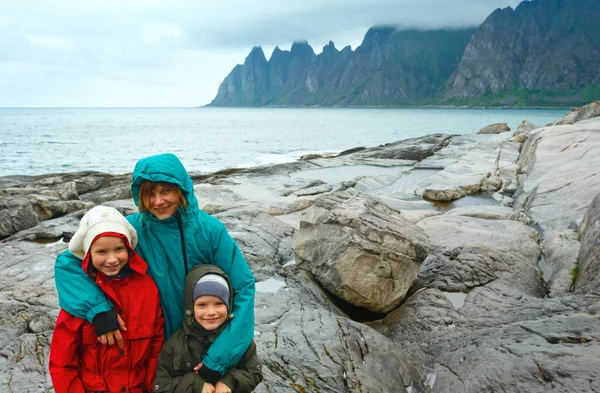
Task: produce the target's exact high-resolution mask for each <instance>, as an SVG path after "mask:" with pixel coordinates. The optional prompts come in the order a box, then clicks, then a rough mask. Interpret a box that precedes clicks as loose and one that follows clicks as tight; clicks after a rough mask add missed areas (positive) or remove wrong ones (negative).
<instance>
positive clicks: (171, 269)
mask: <svg viewBox="0 0 600 393" xmlns="http://www.w3.org/2000/svg"><path fill="white" fill-rule="evenodd" d="M144 180H150V181H153V182H167V183H173V184H176V185H177V186H179V188H180V189H181V190H182V192H183V195H184V196H185V198H186V199H187V202H188V206H187V208H186V209H179V212H178V213H179V214H177V215H176V216H173V217H170V218H167V219H165V220H158V219H157V218H156V217H154V216H153V215H151V214H140V213H134V214H132V215H131V216H128V217H127V220H128V221H129V222H130V223H131V225H133V227H134V228H135V229H136V231H137V234H138V238H139V243H138V246H137V247H136V251H137V252H138V253H139V254H140V255H141V256H142V258H144V259H145V260H146V261H147V263H148V273H149V274H150V276H151V277H152V278H153V279H154V282H155V283H156V286H157V287H158V290H159V292H160V297H161V304H162V308H163V312H164V314H165V320H166V325H165V338H167V339H168V338H169V337H170V336H171V335H172V334H173V333H174V332H175V331H176V330H178V329H179V328H181V326H182V324H183V315H182V314H181V310H182V308H183V289H184V282H185V277H186V275H187V273H188V272H189V271H190V270H191V269H192V267H194V266H195V265H198V264H203V263H204V264H212V265H216V266H218V267H219V268H221V269H222V270H223V271H224V272H225V274H227V276H229V278H230V280H231V285H232V287H233V291H234V299H233V314H234V315H235V318H234V319H232V320H231V323H229V324H228V325H227V328H226V329H225V330H224V331H223V332H222V333H221V334H220V335H219V337H218V338H217V339H216V340H215V342H214V343H213V344H212V345H211V347H210V349H209V351H208V353H207V354H206V355H205V356H204V357H203V359H202V361H203V364H205V365H206V366H207V367H208V368H210V369H212V370H214V371H218V372H220V373H221V374H222V375H224V374H225V372H226V370H227V369H228V368H231V367H233V366H234V365H236V364H237V363H238V362H239V360H240V359H241V357H242V356H243V355H244V353H245V352H246V349H247V348H248V346H249V345H250V342H251V341H252V338H253V336H254V276H253V275H252V272H251V271H250V268H249V267H248V264H247V263H246V261H245V259H244V257H243V256H242V253H241V252H240V250H239V248H238V247H237V245H236V243H235V241H234V240H233V239H232V238H231V236H229V234H228V233H227V230H226V229H225V226H224V225H223V224H222V223H221V222H220V221H219V220H217V219H216V218H214V217H212V216H210V215H209V214H207V213H205V212H203V211H202V210H200V208H199V207H198V201H197V199H196V196H195V195H194V188H193V183H192V179H191V178H190V176H189V175H188V173H187V171H186V170H185V168H184V167H183V164H182V163H181V161H179V159H178V158H177V157H176V156H174V155H173V154H161V155H156V156H151V157H147V158H143V159H141V160H140V161H138V163H137V164H136V166H135V169H134V172H133V181H132V184H131V192H132V195H133V199H134V201H135V204H136V205H137V204H138V193H139V187H140V185H141V183H142V182H143V181H144ZM182 234H183V241H182ZM54 273H55V281H56V289H57V292H58V300H59V304H60V307H61V308H63V309H64V310H66V311H67V312H69V313H70V314H72V315H74V316H76V317H78V318H85V319H87V320H88V321H90V322H92V320H93V318H94V317H95V316H96V315H97V314H98V313H100V312H105V311H109V310H110V309H111V308H112V306H111V304H110V302H109V301H108V300H107V299H106V298H105V297H104V294H103V293H102V291H101V290H100V288H98V286H97V285H96V284H95V283H94V282H93V281H92V280H90V278H89V277H88V276H87V275H86V274H85V272H83V270H82V269H81V260H80V259H78V258H77V257H76V256H74V255H73V254H71V253H70V252H69V250H67V251H65V252H64V253H62V254H61V255H59V256H58V257H57V258H56V264H55V267H54Z"/></svg>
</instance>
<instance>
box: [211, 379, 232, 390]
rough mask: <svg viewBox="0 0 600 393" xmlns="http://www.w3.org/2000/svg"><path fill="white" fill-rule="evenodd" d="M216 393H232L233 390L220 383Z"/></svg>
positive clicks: (216, 387)
mask: <svg viewBox="0 0 600 393" xmlns="http://www.w3.org/2000/svg"><path fill="white" fill-rule="evenodd" d="M215 393H231V389H230V388H229V386H227V385H226V384H224V383H223V382H221V381H219V382H217V385H216V386H215Z"/></svg>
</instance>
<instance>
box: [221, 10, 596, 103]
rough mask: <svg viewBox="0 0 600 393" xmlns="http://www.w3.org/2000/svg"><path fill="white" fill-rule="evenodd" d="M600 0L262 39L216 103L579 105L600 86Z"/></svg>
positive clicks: (231, 78) (239, 66) (229, 81)
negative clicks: (272, 42) (406, 26)
mask: <svg viewBox="0 0 600 393" xmlns="http://www.w3.org/2000/svg"><path fill="white" fill-rule="evenodd" d="M599 20H600V0H532V1H524V2H523V3H521V4H520V5H519V6H518V7H516V8H515V9H514V10H513V9H512V8H510V7H507V8H504V9H497V10H495V11H494V12H493V13H492V14H491V15H490V16H489V17H488V18H487V19H486V20H485V21H484V22H483V23H482V24H481V25H480V26H479V27H478V28H472V29H460V30H430V31H418V30H405V31H399V30H397V29H395V28H394V27H373V28H371V29H369V31H367V33H366V35H365V37H364V39H363V41H362V43H361V45H360V46H358V47H357V48H356V50H355V51H352V50H351V48H350V47H346V48H344V49H342V50H341V51H339V50H337V49H336V48H335V45H334V44H333V42H329V44H328V45H326V46H324V47H323V51H322V52H321V53H320V54H318V55H316V54H315V52H314V51H313V49H312V47H311V46H310V45H309V44H308V43H307V42H296V43H294V44H293V45H292V48H291V50H290V51H284V50H281V49H279V48H275V50H274V51H273V54H272V55H271V58H270V59H269V60H267V59H266V57H265V54H264V52H263V51H262V49H261V48H260V47H254V48H253V49H252V51H251V52H250V54H249V55H248V57H247V58H246V60H245V62H244V64H243V65H238V66H236V67H235V68H234V69H233V70H232V72H231V73H230V74H229V75H228V76H227V77H226V78H225V80H224V81H223V83H222V84H221V86H220V87H219V91H218V94H217V96H216V97H215V99H214V100H213V101H212V102H211V103H210V105H211V106H410V105H511V106H520V105H523V106H527V105H552V106H556V105H576V104H579V103H581V102H588V101H590V100H593V99H598V98H599V96H600V87H599V86H600V73H598V69H599V68H600V67H598V63H599V62H600V23H598V21H599Z"/></svg>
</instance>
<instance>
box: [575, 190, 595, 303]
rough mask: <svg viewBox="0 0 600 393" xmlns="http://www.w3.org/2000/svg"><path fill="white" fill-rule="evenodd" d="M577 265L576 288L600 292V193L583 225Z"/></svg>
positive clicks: (586, 215) (585, 291)
mask: <svg viewBox="0 0 600 393" xmlns="http://www.w3.org/2000/svg"><path fill="white" fill-rule="evenodd" d="M577 267H578V274H577V275H576V281H575V289H576V290H577V291H578V292H582V293H587V292H589V293H594V294H596V295H598V294H600V195H597V196H596V197H595V198H594V199H593V201H592V203H591V204H590V207H589V209H588V211H587V212H586V214H585V218H584V220H583V223H582V225H581V249H580V252H579V258H578V260H577Z"/></svg>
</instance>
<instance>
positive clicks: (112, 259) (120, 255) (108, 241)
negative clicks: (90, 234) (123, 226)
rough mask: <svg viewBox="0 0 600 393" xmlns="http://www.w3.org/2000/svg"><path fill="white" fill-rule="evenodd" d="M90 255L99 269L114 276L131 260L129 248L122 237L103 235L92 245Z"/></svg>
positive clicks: (109, 275)
mask: <svg viewBox="0 0 600 393" xmlns="http://www.w3.org/2000/svg"><path fill="white" fill-rule="evenodd" d="M90 256H91V257H92V264H93V265H94V267H95V268H96V269H98V271H100V272H102V273H104V274H106V275H107V276H108V277H112V276H116V275H117V274H119V272H120V271H121V269H122V268H123V266H125V265H126V264H127V262H128V261H129V250H128V249H127V246H126V245H125V241H124V240H123V239H121V238H120V237H113V236H102V237H100V238H98V239H96V241H95V242H94V244H92V246H91V247H90Z"/></svg>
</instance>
